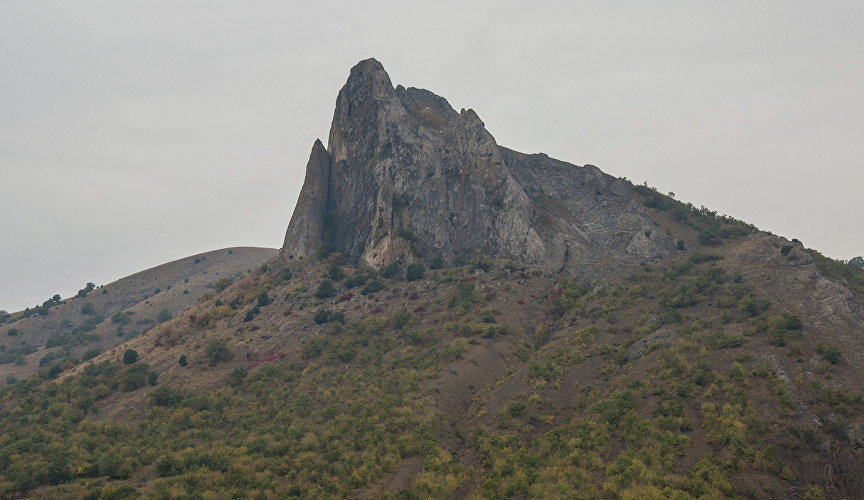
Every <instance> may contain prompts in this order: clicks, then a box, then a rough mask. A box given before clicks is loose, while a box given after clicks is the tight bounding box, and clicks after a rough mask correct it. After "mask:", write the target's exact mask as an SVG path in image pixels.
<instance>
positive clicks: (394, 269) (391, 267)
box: [381, 262, 399, 279]
mask: <svg viewBox="0 0 864 500" xmlns="http://www.w3.org/2000/svg"><path fill="white" fill-rule="evenodd" d="M398 272H399V263H398V262H391V263H390V264H387V265H386V266H384V267H383V268H382V269H381V277H382V278H387V279H393V278H394V277H395V276H396V274H397V273H398Z"/></svg>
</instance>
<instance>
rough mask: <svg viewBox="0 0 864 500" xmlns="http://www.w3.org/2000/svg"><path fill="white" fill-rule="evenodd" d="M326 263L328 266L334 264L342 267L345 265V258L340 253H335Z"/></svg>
mask: <svg viewBox="0 0 864 500" xmlns="http://www.w3.org/2000/svg"><path fill="white" fill-rule="evenodd" d="M326 263H327V265H328V266H332V265H333V264H339V265H340V266H341V265H343V264H345V256H344V255H342V254H341V253H340V252H333V253H331V254H330V256H329V257H327V260H326Z"/></svg>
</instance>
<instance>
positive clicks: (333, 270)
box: [328, 264, 345, 281]
mask: <svg viewBox="0 0 864 500" xmlns="http://www.w3.org/2000/svg"><path fill="white" fill-rule="evenodd" d="M328 274H330V279H331V280H333V281H342V278H344V277H345V273H344V272H343V271H342V268H341V267H340V266H339V264H333V265H332V266H330V270H329V271H328Z"/></svg>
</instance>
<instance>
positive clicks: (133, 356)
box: [123, 349, 138, 365]
mask: <svg viewBox="0 0 864 500" xmlns="http://www.w3.org/2000/svg"><path fill="white" fill-rule="evenodd" d="M136 361H138V351H136V350H135V349H127V350H126V352H124V353H123V364H125V365H131V364H133V363H135V362H136Z"/></svg>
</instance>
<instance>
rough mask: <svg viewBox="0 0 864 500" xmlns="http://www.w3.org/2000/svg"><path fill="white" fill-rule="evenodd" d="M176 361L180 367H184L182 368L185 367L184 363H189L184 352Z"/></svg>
mask: <svg viewBox="0 0 864 500" xmlns="http://www.w3.org/2000/svg"><path fill="white" fill-rule="evenodd" d="M177 363H179V364H180V366H182V367H184V368H185V367H186V365H188V364H189V362H188V361H186V355H185V354H183V355H181V356H180V359H178V360H177Z"/></svg>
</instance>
